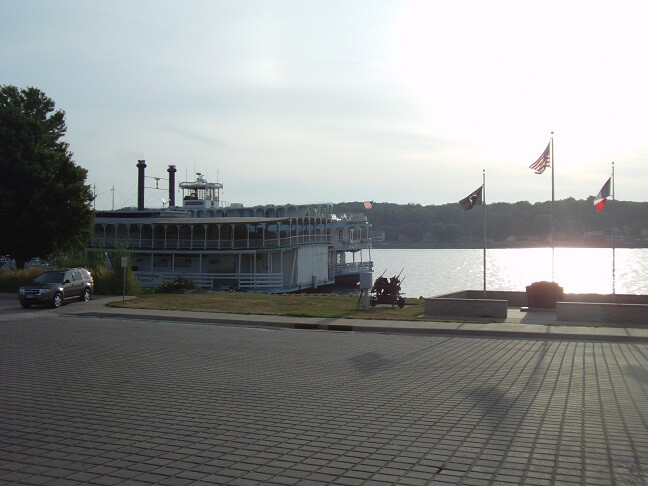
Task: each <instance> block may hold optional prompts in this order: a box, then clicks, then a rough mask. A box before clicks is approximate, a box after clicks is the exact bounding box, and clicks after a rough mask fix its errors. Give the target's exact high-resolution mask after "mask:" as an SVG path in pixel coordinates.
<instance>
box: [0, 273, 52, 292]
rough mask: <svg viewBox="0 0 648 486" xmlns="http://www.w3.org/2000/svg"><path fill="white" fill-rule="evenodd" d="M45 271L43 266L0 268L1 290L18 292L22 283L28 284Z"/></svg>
mask: <svg viewBox="0 0 648 486" xmlns="http://www.w3.org/2000/svg"><path fill="white" fill-rule="evenodd" d="M41 273H43V269H41V268H28V269H26V270H3V269H2V270H0V292H18V289H19V288H20V287H21V286H22V285H26V284H28V283H30V282H33V280H34V279H35V278H36V277H38V276H39V275H40V274H41Z"/></svg>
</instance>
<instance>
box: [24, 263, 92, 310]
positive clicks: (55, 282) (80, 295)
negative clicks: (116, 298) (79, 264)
mask: <svg viewBox="0 0 648 486" xmlns="http://www.w3.org/2000/svg"><path fill="white" fill-rule="evenodd" d="M93 290H94V281H93V280H92V275H91V274H90V272H89V271H87V270H86V269H85V268H61V269H59V270H49V271H47V272H44V273H41V274H40V275H39V276H38V277H36V280H34V281H33V282H32V283H30V284H28V285H25V286H24V287H20V290H18V300H19V301H20V305H22V306H23V307H25V308H28V307H31V306H32V305H33V304H43V305H50V306H52V307H61V305H63V301H64V300H68V299H75V298H76V299H79V300H81V301H88V300H90V295H91V294H92V291H93Z"/></svg>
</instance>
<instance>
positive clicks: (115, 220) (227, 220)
mask: <svg viewBox="0 0 648 486" xmlns="http://www.w3.org/2000/svg"><path fill="white" fill-rule="evenodd" d="M291 219H295V218H294V217H283V218H264V217H260V216H259V217H254V216H246V217H231V216H229V217H212V218H191V217H175V218H155V217H153V218H142V219H139V220H138V219H137V218H119V217H105V216H104V217H97V218H96V219H95V222H97V223H104V224H119V223H121V224H237V223H240V224H258V223H278V222H281V221H289V220H291Z"/></svg>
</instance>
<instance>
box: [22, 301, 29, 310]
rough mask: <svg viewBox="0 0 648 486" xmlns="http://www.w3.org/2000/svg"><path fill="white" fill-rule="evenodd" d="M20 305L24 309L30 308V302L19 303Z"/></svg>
mask: <svg viewBox="0 0 648 486" xmlns="http://www.w3.org/2000/svg"><path fill="white" fill-rule="evenodd" d="M20 305H21V306H22V307H23V308H24V309H29V308H30V307H31V302H21V303H20Z"/></svg>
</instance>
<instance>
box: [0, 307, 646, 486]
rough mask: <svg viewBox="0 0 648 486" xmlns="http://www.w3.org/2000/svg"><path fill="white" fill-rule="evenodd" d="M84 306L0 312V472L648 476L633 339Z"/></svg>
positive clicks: (141, 480)
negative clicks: (130, 313)
mask: <svg viewBox="0 0 648 486" xmlns="http://www.w3.org/2000/svg"><path fill="white" fill-rule="evenodd" d="M73 306H74V307H73ZM82 306H83V304H78V305H77V304H70V305H69V306H65V307H64V308H63V309H62V310H61V309H59V310H56V311H50V310H36V311H32V312H30V313H29V312H27V313H26V312H22V310H20V311H16V313H15V316H11V315H6V314H5V315H4V316H3V319H2V321H1V322H0V347H1V350H2V353H1V355H0V356H1V357H0V369H1V370H2V373H1V374H0V386H1V389H2V390H3V393H2V400H1V402H0V483H2V484H119V483H124V484H151V483H157V484H331V483H334V484H458V483H461V484H502V483H509V484H606V485H607V484H637V485H643V484H646V481H647V479H646V471H647V469H648V412H647V411H646V410H647V409H646V407H645V403H646V399H647V398H648V345H647V344H644V343H641V342H609V343H608V342H601V341H591V342H590V341H587V340H582V339H581V340H558V339H519V338H517V339H511V338H506V337H504V338H497V337H470V336H443V335H415V334H389V333H371V332H366V333H363V332H332V331H321V330H293V329H279V328H259V327H245V326H242V327H241V326H239V327H236V326H231V325H213V324H206V323H191V322H177V321H176V322H171V321H165V320H134V319H128V318H120V319H116V318H113V317H104V318H97V317H83V316H78V315H77V316H75V315H72V314H71V313H73V312H76V311H77V310H79V309H81V308H82ZM66 313H67V314H66Z"/></svg>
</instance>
